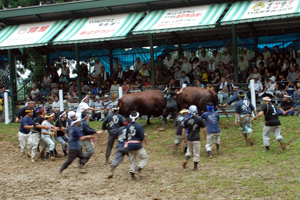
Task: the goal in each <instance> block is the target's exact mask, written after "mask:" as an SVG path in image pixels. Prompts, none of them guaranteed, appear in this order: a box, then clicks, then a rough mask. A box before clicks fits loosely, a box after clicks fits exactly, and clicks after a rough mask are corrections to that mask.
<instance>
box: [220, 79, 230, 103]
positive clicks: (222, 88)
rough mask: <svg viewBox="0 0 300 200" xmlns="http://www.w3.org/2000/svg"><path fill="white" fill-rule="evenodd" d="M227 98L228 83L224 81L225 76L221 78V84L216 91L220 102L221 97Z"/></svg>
mask: <svg viewBox="0 0 300 200" xmlns="http://www.w3.org/2000/svg"><path fill="white" fill-rule="evenodd" d="M226 98H228V83H227V81H226V78H225V77H222V78H221V84H220V87H219V92H218V99H219V101H220V104H222V103H223V99H226Z"/></svg>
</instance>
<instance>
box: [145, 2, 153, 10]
mask: <svg viewBox="0 0 300 200" xmlns="http://www.w3.org/2000/svg"><path fill="white" fill-rule="evenodd" d="M143 4H144V6H145V7H146V8H148V10H151V8H150V6H149V5H148V4H147V2H143Z"/></svg>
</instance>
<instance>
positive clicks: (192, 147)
mask: <svg viewBox="0 0 300 200" xmlns="http://www.w3.org/2000/svg"><path fill="white" fill-rule="evenodd" d="M196 112H197V106H195V105H192V106H190V107H189V113H190V114H192V115H193V116H192V117H191V118H189V119H187V120H185V122H184V126H183V129H182V138H183V141H184V143H186V142H187V146H188V149H187V152H186V154H185V161H184V163H183V165H182V166H183V169H185V168H186V165H187V162H188V160H189V159H190V158H191V156H193V161H194V169H193V170H194V171H196V170H198V167H197V166H198V162H199V158H200V149H201V144H200V128H202V129H203V131H204V132H206V127H205V123H204V121H203V120H202V119H201V118H200V117H197V116H196ZM186 129H188V134H187V138H186V137H185V130H186Z"/></svg>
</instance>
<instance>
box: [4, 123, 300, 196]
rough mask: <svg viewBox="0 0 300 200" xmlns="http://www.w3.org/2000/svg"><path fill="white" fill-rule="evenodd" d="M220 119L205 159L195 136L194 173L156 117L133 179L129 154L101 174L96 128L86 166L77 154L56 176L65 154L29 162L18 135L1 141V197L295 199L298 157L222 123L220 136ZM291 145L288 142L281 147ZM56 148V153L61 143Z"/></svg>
mask: <svg viewBox="0 0 300 200" xmlns="http://www.w3.org/2000/svg"><path fill="white" fill-rule="evenodd" d="M232 122H233V120H232ZM222 123H223V124H222V126H223V129H225V131H224V135H222V137H221V140H222V142H223V144H224V145H223V146H221V147H223V150H222V152H221V154H220V155H216V154H215V151H214V149H213V153H214V154H213V156H214V158H213V159H212V160H209V159H208V158H206V153H205V149H204V146H205V142H204V141H202V142H201V156H202V157H201V160H200V163H199V169H200V170H199V171H196V172H194V171H192V167H193V166H192V165H193V164H192V161H191V162H190V163H189V165H188V168H187V169H182V162H183V160H184V155H183V153H182V149H180V150H178V151H176V152H174V151H173V149H172V147H173V141H174V140H173V139H174V131H175V130H174V129H172V127H171V126H169V127H168V130H169V131H166V132H165V133H164V132H157V131H156V130H157V129H158V128H159V127H160V122H159V123H157V124H154V125H151V126H148V127H147V128H146V131H148V132H147V133H148V135H149V138H148V139H149V141H150V142H149V145H148V146H147V147H146V150H147V152H148V155H149V163H148V165H147V166H146V168H145V169H144V170H143V172H142V173H143V174H144V176H143V177H137V180H135V181H132V180H131V178H130V174H129V172H128V171H129V164H130V163H129V158H128V157H125V160H124V161H123V162H122V163H121V164H120V165H119V166H118V167H117V169H116V171H115V176H114V178H113V179H107V177H108V174H109V171H110V165H105V164H104V162H105V149H106V142H107V135H106V134H102V135H96V142H95V154H94V155H93V156H92V158H91V159H90V161H89V162H88V163H87V164H86V166H85V169H83V170H79V169H78V160H76V161H75V162H73V163H72V165H70V166H69V168H68V169H66V170H65V171H64V172H63V173H62V175H60V174H58V170H59V168H60V166H61V165H62V164H63V162H64V161H65V160H66V158H65V157H62V156H61V157H58V158H56V159H55V161H51V160H37V162H36V163H34V164H32V163H31V162H30V159H29V158H28V157H20V152H19V148H18V146H17V141H4V140H2V141H1V140H0V159H1V165H0V178H1V179H0V199H33V198H34V199H249V198H253V199H295V198H296V197H299V196H300V193H299V191H300V190H299V178H298V177H299V171H300V170H299V166H300V165H298V164H297V163H298V162H299V161H298V160H299V159H294V160H293V159H292V158H294V157H293V156H292V155H290V154H286V155H285V152H282V151H281V149H280V148H279V146H278V145H277V144H276V143H275V142H274V141H273V140H272V146H271V149H273V150H272V153H271V154H270V155H266V154H265V153H263V148H262V146H261V135H260V134H257V135H256V136H255V137H254V140H255V142H256V144H255V146H254V147H251V146H247V145H246V146H245V144H244V143H243V140H242V139H241V138H239V137H233V136H232V134H237V135H238V133H232V132H231V131H230V129H229V127H230V126H229V125H227V126H228V127H227V128H228V129H229V130H228V131H229V132H228V136H227V135H226V129H227V128H226V124H228V122H227V121H224V122H222ZM230 123H231V122H230ZM224 126H225V128H224ZM92 127H93V126H92ZM94 127H95V126H94ZM98 127H99V125H98ZM230 132H231V133H230ZM229 133H230V134H229ZM297 135H298V132H297ZM0 139H1V138H0ZM295 139H296V136H295V137H292V138H291V140H290V143H291V144H292V143H293V142H295V141H296V140H295ZM297 145H299V142H297ZM233 146H235V147H234V149H233V148H232V147H233ZM293 148H294V147H289V146H288V147H287V152H288V151H293ZM57 149H58V153H60V154H62V151H61V146H60V144H58V145H57ZM289 149H290V150H289ZM266 157H267V159H266ZM112 159H113V154H112V155H111V157H110V160H112Z"/></svg>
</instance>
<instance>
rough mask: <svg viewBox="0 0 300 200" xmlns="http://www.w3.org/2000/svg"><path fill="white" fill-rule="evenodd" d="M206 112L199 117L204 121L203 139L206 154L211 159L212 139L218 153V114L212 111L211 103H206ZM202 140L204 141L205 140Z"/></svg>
mask: <svg viewBox="0 0 300 200" xmlns="http://www.w3.org/2000/svg"><path fill="white" fill-rule="evenodd" d="M206 109H207V111H206V112H205V113H203V114H202V115H201V119H204V120H205V124H206V130H207V133H206V131H204V137H205V138H207V139H206V145H205V148H206V151H207V153H208V156H209V158H210V159H211V158H212V154H211V143H212V141H213V139H214V140H215V143H216V146H217V151H218V153H219V150H220V133H221V129H220V126H219V114H218V113H217V112H215V110H214V104H213V103H212V102H208V103H207V105H206ZM205 138H204V140H205Z"/></svg>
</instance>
